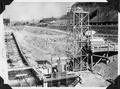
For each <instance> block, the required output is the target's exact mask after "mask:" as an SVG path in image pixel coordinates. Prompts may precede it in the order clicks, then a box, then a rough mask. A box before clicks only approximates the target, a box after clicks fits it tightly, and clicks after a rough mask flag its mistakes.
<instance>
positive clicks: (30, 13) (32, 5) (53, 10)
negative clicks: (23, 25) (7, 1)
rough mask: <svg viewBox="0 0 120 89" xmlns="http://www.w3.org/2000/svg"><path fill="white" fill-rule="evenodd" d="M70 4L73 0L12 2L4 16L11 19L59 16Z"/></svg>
mask: <svg viewBox="0 0 120 89" xmlns="http://www.w3.org/2000/svg"><path fill="white" fill-rule="evenodd" d="M72 4H73V2H13V3H12V4H11V5H9V6H7V7H6V10H5V11H4V17H8V18H10V19H11V20H12V21H18V20H24V21H25V20H33V19H34V20H37V19H38V20H39V19H41V18H46V17H52V16H53V17H59V16H61V15H63V14H65V13H66V11H67V9H68V7H70V6H71V5H72Z"/></svg>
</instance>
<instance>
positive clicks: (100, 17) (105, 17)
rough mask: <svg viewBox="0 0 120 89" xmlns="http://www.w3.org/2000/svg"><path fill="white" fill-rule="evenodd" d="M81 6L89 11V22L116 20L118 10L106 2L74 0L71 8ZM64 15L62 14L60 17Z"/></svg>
mask: <svg viewBox="0 0 120 89" xmlns="http://www.w3.org/2000/svg"><path fill="white" fill-rule="evenodd" d="M75 7H81V8H82V9H83V10H84V11H88V12H90V22H111V21H112V22H114V21H115V22H118V12H117V10H115V9H114V8H113V7H112V6H111V5H110V4H108V3H92V2H88V3H81V2H76V3H75V4H73V5H72V7H71V8H75ZM63 18H66V15H64V16H62V19H63Z"/></svg>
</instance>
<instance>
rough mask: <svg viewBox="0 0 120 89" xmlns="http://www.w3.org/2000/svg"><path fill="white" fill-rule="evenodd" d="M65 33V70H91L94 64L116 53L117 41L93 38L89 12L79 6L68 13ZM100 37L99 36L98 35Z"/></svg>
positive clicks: (106, 59)
mask: <svg viewBox="0 0 120 89" xmlns="http://www.w3.org/2000/svg"><path fill="white" fill-rule="evenodd" d="M67 15H68V24H67V26H68V28H67V31H68V33H69V34H68V35H67V41H66V43H67V47H66V48H67V51H66V55H67V57H68V60H67V64H68V65H67V68H66V70H67V71H83V70H93V68H94V67H95V65H97V64H98V63H99V62H101V61H104V62H105V63H108V62H110V60H109V57H110V56H113V55H116V54H117V43H112V42H106V41H105V40H103V41H99V40H98V39H97V40H95V37H94V34H93V32H92V29H91V27H90V25H89V22H90V21H89V20H90V19H89V12H86V11H83V9H81V8H80V7H77V8H73V9H71V10H70V11H69V12H68V13H67ZM99 39H100V37H99Z"/></svg>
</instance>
